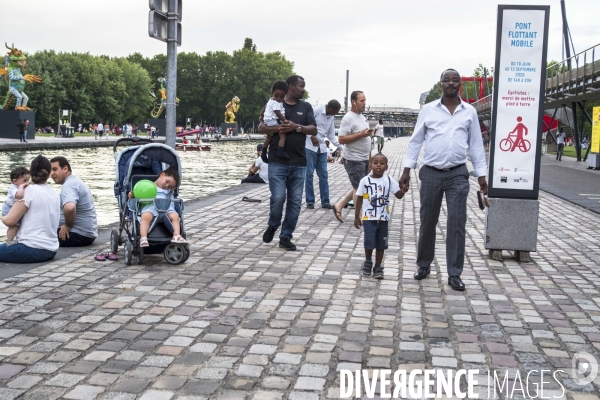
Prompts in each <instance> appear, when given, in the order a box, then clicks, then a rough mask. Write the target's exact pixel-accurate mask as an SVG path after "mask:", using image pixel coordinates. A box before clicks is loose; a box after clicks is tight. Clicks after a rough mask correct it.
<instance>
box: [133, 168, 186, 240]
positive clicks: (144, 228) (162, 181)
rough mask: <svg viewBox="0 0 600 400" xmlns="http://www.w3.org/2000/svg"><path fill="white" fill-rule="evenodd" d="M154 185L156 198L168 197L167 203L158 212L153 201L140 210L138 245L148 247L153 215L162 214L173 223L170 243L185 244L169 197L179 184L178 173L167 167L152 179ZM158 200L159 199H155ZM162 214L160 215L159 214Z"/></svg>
mask: <svg viewBox="0 0 600 400" xmlns="http://www.w3.org/2000/svg"><path fill="white" fill-rule="evenodd" d="M154 184H155V185H156V199H169V203H170V204H169V205H168V208H167V210H166V211H164V212H159V211H158V210H157V209H156V206H155V204H154V203H150V204H147V205H145V206H144V207H143V208H142V210H141V212H140V213H141V216H140V217H139V221H140V243H139V246H140V247H149V246H150V245H149V243H148V229H149V228H150V224H151V223H152V219H153V218H154V217H158V218H159V219H160V218H162V215H165V214H166V216H167V218H169V220H170V221H171V224H172V225H173V238H172V239H171V243H179V244H187V241H186V240H185V239H184V238H183V236H181V231H180V224H179V214H178V213H177V211H175V207H174V205H173V203H172V202H170V199H171V198H172V197H173V189H175V188H177V187H178V186H179V173H178V172H177V170H176V169H174V168H167V169H166V170H164V171H163V172H161V173H160V175H159V176H158V179H157V180H156V181H154ZM127 197H129V198H130V199H132V198H133V193H132V192H129V193H128V194H127ZM157 201H158V202H160V200H157ZM160 214H162V215H160Z"/></svg>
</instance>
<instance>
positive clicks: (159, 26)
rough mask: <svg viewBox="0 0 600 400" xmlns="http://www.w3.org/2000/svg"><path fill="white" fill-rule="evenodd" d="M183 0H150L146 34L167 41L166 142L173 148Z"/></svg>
mask: <svg viewBox="0 0 600 400" xmlns="http://www.w3.org/2000/svg"><path fill="white" fill-rule="evenodd" d="M182 1H183V0H150V1H149V5H150V12H149V14H148V34H149V35H150V37H152V38H154V39H157V40H161V41H164V42H167V66H166V67H167V107H166V109H167V110H166V111H167V112H166V114H167V118H166V132H165V137H166V144H167V145H168V146H171V147H172V148H175V120H176V118H175V112H176V111H175V106H176V104H175V102H176V98H177V97H176V93H175V92H176V90H177V46H181V16H182Z"/></svg>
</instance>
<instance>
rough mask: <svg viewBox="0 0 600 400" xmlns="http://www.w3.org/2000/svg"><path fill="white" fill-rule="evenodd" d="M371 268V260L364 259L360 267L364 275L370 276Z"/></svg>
mask: <svg viewBox="0 0 600 400" xmlns="http://www.w3.org/2000/svg"><path fill="white" fill-rule="evenodd" d="M372 269H373V261H365V263H364V264H363V267H362V274H363V275H364V276H371V270H372Z"/></svg>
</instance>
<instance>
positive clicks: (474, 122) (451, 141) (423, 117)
mask: <svg viewBox="0 0 600 400" xmlns="http://www.w3.org/2000/svg"><path fill="white" fill-rule="evenodd" d="M440 81H441V82H440V83H441V86H442V98H441V99H440V100H436V101H433V102H431V103H428V104H426V105H425V106H423V108H422V109H421V112H420V113H419V117H418V119H417V123H416V125H415V129H414V132H413V135H412V137H411V139H410V142H409V143H408V148H407V151H406V156H405V158H404V172H403V173H402V176H401V177H400V187H401V188H402V189H403V190H405V191H406V190H408V188H409V181H410V170H411V168H416V167H417V160H418V157H419V152H420V150H421V146H422V145H423V142H425V153H424V155H423V166H422V168H421V169H420V171H419V178H420V180H421V187H420V192H419V193H420V201H421V210H420V214H421V227H420V230H419V244H418V248H417V265H418V267H419V269H418V271H417V272H416V273H415V275H414V278H415V279H417V280H421V279H425V278H426V277H427V275H429V273H430V271H431V263H432V262H433V258H434V255H435V242H436V240H435V235H436V227H437V223H438V218H439V215H440V209H441V206H442V198H443V197H444V193H445V194H446V205H447V207H448V223H447V226H448V228H447V234H446V265H447V267H448V284H449V285H450V286H451V287H452V289H454V290H464V289H465V285H464V283H463V282H462V280H461V279H460V275H461V273H462V270H463V264H464V258H465V225H466V222H467V195H468V194H469V171H468V170H467V166H466V162H467V151H466V150H467V148H469V152H470V155H471V162H472V163H473V167H474V171H473V175H474V176H476V177H477V178H478V180H479V188H480V190H481V193H482V194H484V195H485V194H487V182H486V180H485V176H486V174H487V165H486V159H485V149H484V147H483V142H482V141H481V129H480V126H479V119H478V118H477V112H476V111H475V109H474V108H473V107H472V106H471V105H469V104H467V103H465V102H463V101H462V100H461V98H460V96H459V88H460V85H461V82H460V75H459V74H458V72H456V71H455V70H453V69H447V70H446V71H444V72H443V73H442V76H441V78H440Z"/></svg>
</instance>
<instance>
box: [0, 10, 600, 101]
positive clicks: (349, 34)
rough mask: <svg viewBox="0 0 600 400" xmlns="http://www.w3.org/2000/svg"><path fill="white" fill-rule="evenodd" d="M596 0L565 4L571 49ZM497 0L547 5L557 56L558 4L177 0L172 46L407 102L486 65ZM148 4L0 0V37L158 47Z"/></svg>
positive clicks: (597, 28)
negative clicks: (253, 60)
mask: <svg viewBox="0 0 600 400" xmlns="http://www.w3.org/2000/svg"><path fill="white" fill-rule="evenodd" d="M596 1H597V0H594V1H591V0H566V5H567V17H568V20H569V26H570V28H571V34H572V36H573V42H574V44H575V50H576V51H577V52H580V51H582V50H585V49H587V48H588V47H591V46H594V45H596V44H598V43H600V24H598V18H597V13H596V12H594V10H593V7H592V5H593V4H594V3H595V2H596ZM498 4H546V5H550V6H551V9H550V36H549V54H548V59H549V60H551V59H555V60H561V59H562V58H561V51H562V50H561V47H562V46H561V40H562V37H561V31H562V20H561V10H560V1H559V0H546V1H538V0H522V1H511V0H507V1H498V0H455V1H447V0H369V1H357V0H343V1H342V0H304V1H301V2H297V3H296V2H289V3H288V2H284V1H271V0H257V1H248V0H229V1H216V0H183V21H182V25H183V35H182V36H183V45H182V46H181V47H179V51H180V52H197V53H200V54H204V53H205V52H207V51H216V50H222V51H227V52H229V53H231V52H232V51H233V50H236V49H239V48H241V47H242V45H243V42H244V38H246V37H250V38H252V39H253V40H254V43H255V44H256V45H257V47H258V50H259V51H263V52H270V51H281V52H282V53H283V54H285V56H286V57H287V58H288V59H289V60H292V61H293V62H294V63H295V71H296V73H298V74H300V75H302V76H304V78H305V79H306V84H307V90H308V91H309V92H310V96H311V97H310V99H309V101H310V102H311V103H312V104H316V103H317V102H318V103H319V104H322V103H324V102H327V101H329V100H330V99H332V98H335V99H338V100H339V101H340V102H343V100H344V92H345V75H346V70H347V69H349V70H350V91H352V90H357V89H358V90H363V91H364V92H365V94H366V96H367V102H368V103H369V104H371V105H384V104H386V105H388V106H389V105H394V106H407V107H413V108H416V107H417V106H418V100H419V95H420V94H421V93H422V92H424V91H427V90H429V89H430V88H431V86H432V85H433V84H434V83H435V82H436V81H437V79H438V78H439V75H440V72H441V71H442V70H444V69H446V68H448V67H452V68H455V69H457V70H458V71H459V72H460V73H461V74H463V75H465V76H470V75H471V74H472V72H473V70H474V69H475V67H476V66H477V65H478V64H479V63H483V64H484V65H485V66H487V67H492V66H493V64H494V53H495V37H496V15H497V14H496V8H497V5H498ZM148 10H149V9H148V1H147V0H99V1H95V0H85V1H84V0H52V1H48V0H19V1H8V0H2V13H1V15H0V41H1V42H8V43H9V45H10V44H11V43H14V44H15V46H16V47H18V48H20V49H22V50H25V51H27V52H35V51H36V50H43V49H54V50H56V51H62V52H72V51H75V52H89V53H91V54H95V55H99V54H107V55H110V56H126V55H128V54H130V53H133V52H136V51H137V52H140V53H142V54H144V55H146V56H153V55H155V54H158V53H166V44H165V43H164V42H160V41H158V40H155V39H151V38H150V37H149V36H148V28H147V25H148V22H147V21H148ZM18 15H20V17H17V16H18ZM597 55H598V56H600V54H597ZM233 94H234V93H232V95H233ZM242 101H243V99H242Z"/></svg>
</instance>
